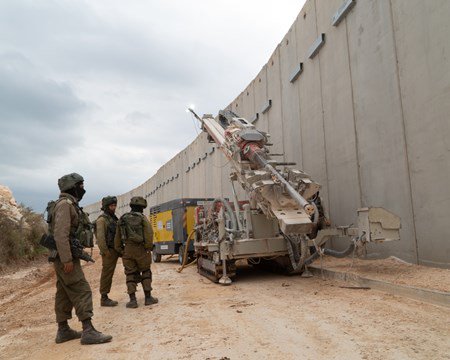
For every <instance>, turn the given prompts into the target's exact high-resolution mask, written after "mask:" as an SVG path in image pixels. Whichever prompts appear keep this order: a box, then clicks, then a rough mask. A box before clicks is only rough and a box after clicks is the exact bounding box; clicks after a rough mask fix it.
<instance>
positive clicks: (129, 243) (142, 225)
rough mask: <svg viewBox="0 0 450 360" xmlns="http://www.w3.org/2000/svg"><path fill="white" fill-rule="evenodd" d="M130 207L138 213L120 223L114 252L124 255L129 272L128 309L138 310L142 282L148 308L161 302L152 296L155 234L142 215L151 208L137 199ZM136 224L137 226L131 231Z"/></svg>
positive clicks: (139, 198)
mask: <svg viewBox="0 0 450 360" xmlns="http://www.w3.org/2000/svg"><path fill="white" fill-rule="evenodd" d="M139 204H140V205H139ZM144 204H145V206H144ZM130 206H131V207H132V210H136V211H130V212H129V213H126V214H124V215H122V216H121V218H120V219H119V222H118V226H117V230H116V237H115V239H114V248H115V250H116V251H117V252H118V253H119V254H121V255H122V263H123V266H124V268H125V275H126V283H127V292H128V294H129V295H130V302H129V303H127V307H137V302H136V297H135V292H136V289H137V283H139V282H140V283H142V287H143V289H144V293H145V305H151V304H154V303H156V302H157V301H158V299H156V298H154V297H152V296H151V290H152V272H151V269H150V265H151V262H152V257H151V250H152V248H153V230H152V227H151V225H150V222H149V221H148V219H147V218H146V217H145V216H144V215H143V213H142V211H143V209H144V208H145V207H147V201H146V200H145V199H144V198H142V197H133V198H132V199H131V203H130ZM136 207H137V208H136ZM133 222H134V225H132V226H131V227H130V224H132V223H133Z"/></svg>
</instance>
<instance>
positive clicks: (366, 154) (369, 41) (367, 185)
mask: <svg viewBox="0 0 450 360" xmlns="http://www.w3.org/2000/svg"><path fill="white" fill-rule="evenodd" d="M361 3H362V2H361ZM361 3H358V5H361ZM347 25H348V41H349V52H350V66H351V72H352V86H353V95H354V108H355V121H356V133H357V139H358V144H357V145H358V156H359V165H360V176H361V189H362V205H363V206H384V207H386V208H388V209H390V210H391V211H394V212H395V213H397V214H398V215H399V216H400V217H401V218H402V224H403V230H402V234H401V235H402V241H400V242H395V243H392V244H389V246H386V247H384V248H383V249H386V251H388V252H390V253H393V254H395V255H397V256H403V257H404V258H406V259H408V260H409V261H413V260H417V254H416V247H415V232H414V222H413V217H412V206H411V194H410V189H409V173H408V166H407V160H406V148H405V141H404V132H403V114H402V107H401V101H400V94H399V91H398V89H399V87H398V78H397V73H396V71H397V66H396V59H395V45H394V38H393V34H392V30H393V29H392V21H391V13H390V4H389V1H368V2H364V4H363V6H356V7H355V8H354V10H353V11H352V15H351V16H349V17H347ZM380 249H382V248H380Z"/></svg>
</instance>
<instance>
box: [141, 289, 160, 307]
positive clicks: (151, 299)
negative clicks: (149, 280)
mask: <svg viewBox="0 0 450 360" xmlns="http://www.w3.org/2000/svg"><path fill="white" fill-rule="evenodd" d="M144 293H145V305H152V304H156V303H157V302H158V299H157V298H155V297H153V296H152V293H151V292H150V291H144Z"/></svg>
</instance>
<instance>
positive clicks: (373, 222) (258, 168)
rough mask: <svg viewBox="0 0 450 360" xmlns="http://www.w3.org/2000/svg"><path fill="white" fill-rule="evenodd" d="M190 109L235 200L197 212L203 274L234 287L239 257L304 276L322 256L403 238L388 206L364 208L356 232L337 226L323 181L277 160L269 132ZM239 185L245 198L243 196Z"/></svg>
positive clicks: (340, 254) (225, 114) (228, 117)
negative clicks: (333, 244) (220, 157)
mask: <svg viewBox="0 0 450 360" xmlns="http://www.w3.org/2000/svg"><path fill="white" fill-rule="evenodd" d="M189 110H190V111H191V112H192V114H193V115H194V116H195V117H196V118H197V120H199V121H200V123H201V126H202V130H203V131H206V132H207V133H208V139H209V141H210V142H214V143H216V144H217V146H218V147H219V149H220V150H221V151H222V152H223V153H224V155H225V156H226V157H227V158H228V159H229V161H230V164H231V167H232V172H231V174H230V186H231V190H232V193H233V198H232V200H231V201H228V200H226V199H222V198H219V199H215V200H214V201H213V202H212V203H210V204H209V205H204V206H201V207H198V209H197V213H196V226H195V229H196V231H195V240H194V248H195V252H196V255H197V266H198V271H199V272H200V273H201V274H202V275H204V276H206V277H208V278H209V279H211V280H213V281H216V282H219V283H221V284H225V285H226V284H230V283H231V278H232V277H234V276H235V274H236V261H237V260H239V259H246V260H247V261H248V262H249V263H250V264H255V265H257V264H266V265H271V266H273V267H276V268H278V269H281V270H283V271H284V272H286V273H288V274H293V273H305V274H306V273H307V266H308V265H309V264H311V263H312V262H313V261H314V260H315V259H317V258H318V257H320V256H322V255H324V254H326V255H331V256H336V257H344V256H347V255H349V254H351V253H352V252H355V251H359V250H360V249H363V248H364V247H365V245H366V244H367V243H370V242H382V241H392V240H399V239H400V236H399V229H400V218H399V217H398V216H396V215H394V214H392V213H391V212H389V211H387V210H385V209H383V208H362V209H358V210H357V219H358V222H357V224H358V226H357V227H348V226H347V227H345V226H339V227H334V226H331V225H330V221H329V219H328V218H327V216H326V211H325V209H324V208H323V205H322V202H321V198H320V194H319V191H320V188H321V186H320V184H318V183H316V182H315V181H313V180H312V179H311V177H310V176H309V175H308V174H306V173H305V172H303V171H302V170H298V169H295V168H293V166H294V165H295V164H294V163H286V162H278V161H276V160H274V159H273V158H272V156H271V155H270V150H269V147H270V144H269V136H270V135H269V134H267V133H265V132H262V131H259V130H257V129H256V128H255V126H254V125H253V124H251V123H250V122H248V121H247V120H246V119H244V118H241V117H239V116H238V115H236V114H234V113H233V112H231V111H220V112H219V115H218V116H217V117H216V118H213V117H212V116H211V115H204V116H203V117H202V118H200V117H199V116H198V115H197V114H196V113H195V112H194V111H193V110H191V109H189ZM235 183H238V184H239V185H240V186H241V187H242V189H243V190H244V191H245V194H246V197H247V199H238V197H237V195H236V191H235ZM242 200H244V201H242ZM331 237H345V238H348V239H349V241H350V242H349V246H348V248H347V249H345V250H344V251H341V252H338V251H335V250H332V249H327V248H325V244H326V242H327V240H329V239H330V238H331Z"/></svg>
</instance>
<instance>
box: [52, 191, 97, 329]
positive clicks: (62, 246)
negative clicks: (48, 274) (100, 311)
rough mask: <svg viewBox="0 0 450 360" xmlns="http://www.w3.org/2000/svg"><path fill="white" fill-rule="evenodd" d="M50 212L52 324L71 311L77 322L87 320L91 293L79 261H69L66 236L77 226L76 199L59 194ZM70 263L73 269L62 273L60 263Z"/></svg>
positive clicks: (89, 312)
mask: <svg viewBox="0 0 450 360" xmlns="http://www.w3.org/2000/svg"><path fill="white" fill-rule="evenodd" d="M59 199H60V200H58V202H57V203H56V205H55V210H54V229H53V233H54V237H55V242H56V247H57V249H58V255H59V257H58V258H57V259H56V260H55V262H54V267H55V272H56V296H55V312H56V321H57V322H63V321H67V320H68V319H71V318H72V308H75V312H76V314H77V317H78V319H79V320H80V321H83V320H86V319H90V318H91V317H92V316H93V315H94V314H93V308H92V291H91V288H90V286H89V283H88V282H87V280H86V278H85V276H84V273H83V270H82V269H81V264H80V260H79V259H73V258H72V253H71V251H70V242H69V237H70V236H74V234H75V232H76V230H77V228H78V224H79V213H78V211H77V208H76V205H77V203H78V202H77V199H75V197H73V196H72V195H70V194H67V193H61V195H60V197H59ZM71 261H72V262H73V265H74V269H73V271H72V272H70V273H68V274H66V273H65V272H64V265H63V264H64V263H68V262H71Z"/></svg>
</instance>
